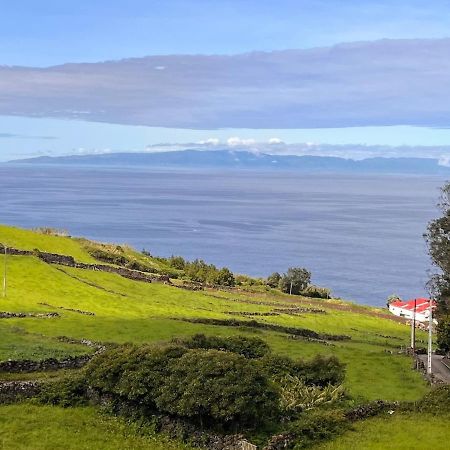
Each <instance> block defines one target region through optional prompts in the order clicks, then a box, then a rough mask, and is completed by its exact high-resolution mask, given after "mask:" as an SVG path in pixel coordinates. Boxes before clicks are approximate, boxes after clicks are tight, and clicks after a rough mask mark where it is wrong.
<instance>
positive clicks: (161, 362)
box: [86, 344, 188, 409]
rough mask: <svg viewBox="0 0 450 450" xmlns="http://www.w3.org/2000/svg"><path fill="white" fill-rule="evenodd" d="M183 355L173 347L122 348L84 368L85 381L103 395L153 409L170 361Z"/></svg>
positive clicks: (181, 349) (93, 360)
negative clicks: (110, 395)
mask: <svg viewBox="0 0 450 450" xmlns="http://www.w3.org/2000/svg"><path fill="white" fill-rule="evenodd" d="M186 351H188V350H187V349H186V348H184V347H180V346H176V345H163V346H159V347H151V346H148V345H147V346H141V347H137V346H134V345H129V344H126V345H122V346H119V347H117V348H116V349H113V350H110V351H107V352H104V353H102V354H100V355H98V356H96V357H95V358H93V359H92V361H91V362H90V363H89V364H88V366H87V368H86V379H87V382H88V383H89V385H90V386H91V387H92V388H94V389H95V390H97V391H99V392H100V393H102V394H112V395H114V396H115V397H116V398H118V399H123V400H126V401H131V402H133V403H139V404H140V405H142V406H143V407H145V408H148V409H154V407H155V404H154V399H155V397H156V396H157V395H158V389H159V387H160V386H161V385H162V383H163V382H164V379H165V378H166V377H167V376H168V375H169V362H170V360H171V359H175V358H179V357H180V356H181V355H182V354H183V353H185V352H186Z"/></svg>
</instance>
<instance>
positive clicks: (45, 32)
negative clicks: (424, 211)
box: [0, 0, 450, 160]
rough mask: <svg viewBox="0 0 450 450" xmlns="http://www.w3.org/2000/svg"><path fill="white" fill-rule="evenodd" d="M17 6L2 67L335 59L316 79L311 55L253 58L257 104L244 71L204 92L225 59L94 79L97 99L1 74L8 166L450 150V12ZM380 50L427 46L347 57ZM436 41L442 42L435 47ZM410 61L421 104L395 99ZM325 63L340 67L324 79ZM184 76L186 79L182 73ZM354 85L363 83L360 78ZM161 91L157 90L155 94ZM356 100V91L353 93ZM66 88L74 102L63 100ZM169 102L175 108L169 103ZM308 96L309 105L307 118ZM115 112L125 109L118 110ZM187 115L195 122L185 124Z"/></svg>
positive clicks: (63, 82)
mask: <svg viewBox="0 0 450 450" xmlns="http://www.w3.org/2000/svg"><path fill="white" fill-rule="evenodd" d="M3 3H4V4H2V5H1V6H0V65H4V66H25V67H35V68H36V67H40V68H45V67H49V66H53V65H59V64H64V63H67V62H72V63H82V62H90V63H97V62H101V61H107V60H121V59H124V58H131V57H133V58H141V57H144V56H147V55H238V54H240V53H244V52H254V51H266V52H267V51H274V50H276V51H278V50H286V49H311V48H315V47H331V49H328V50H325V51H324V52H323V53H322V54H319V56H320V58H321V62H320V64H316V65H314V61H313V63H311V55H310V54H309V53H308V52H306V53H301V52H300V53H295V54H284V53H280V54H277V55H278V56H276V61H275V62H273V61H272V60H267V58H266V60H262V59H261V58H258V57H251V58H247V60H246V61H245V65H244V66H245V73H246V74H250V75H251V77H253V78H252V79H254V80H255V83H254V84H255V86H257V85H258V84H260V86H259V88H260V91H259V92H256V91H255V92H253V93H252V92H250V89H249V81H248V79H242V77H241V73H240V67H242V66H241V64H242V61H241V59H242V58H239V57H237V58H236V57H234V59H233V58H232V59H230V61H231V62H228V61H226V62H220V64H225V65H224V66H220V70H221V72H219V73H224V74H225V76H224V79H223V80H219V82H220V83H218V85H217V86H214V90H210V91H207V92H206V93H205V92H203V88H202V86H206V85H207V86H209V85H210V84H211V83H213V82H216V80H217V78H220V76H219V77H218V75H217V73H218V72H217V71H215V70H217V67H218V66H217V64H218V63H217V61H216V59H214V57H213V56H210V57H207V58H206V59H202V58H196V59H192V60H189V61H188V62H186V61H185V60H183V59H182V58H173V59H169V60H168V61H169V64H168V65H167V64H166V62H165V61H166V60H162V61H163V62H158V61H160V60H157V59H150V60H143V62H142V64H150V63H151V64H153V66H152V67H153V68H154V69H155V70H156V71H158V72H155V74H157V75H158V76H156V75H154V74H152V78H151V79H147V78H142V76H141V74H142V72H140V70H141V69H139V68H138V69H136V68H135V67H134V64H130V63H128V62H124V63H122V62H121V63H117V64H116V65H115V66H114V67H112V68H111V67H110V66H108V65H101V64H97V65H94V67H92V68H89V71H91V73H89V77H90V78H89V80H91V81H89V82H90V83H91V84H89V85H87V84H85V83H87V82H86V78H82V77H80V75H79V74H80V71H81V72H83V77H84V76H85V72H86V70H84V69H74V72H70V71H66V72H64V73H63V74H62V73H61V72H60V71H55V70H47V71H45V72H44V73H43V74H41V73H40V72H36V71H27V70H22V71H21V70H17V71H15V70H14V71H13V70H12V69H11V70H10V69H8V70H7V68H4V70H1V68H0V160H7V159H12V158H15V157H23V156H27V155H35V154H67V153H71V152H73V151H85V152H89V151H105V150H111V149H112V150H115V151H120V150H123V151H128V150H145V149H146V148H147V147H148V146H150V145H154V144H157V143H167V142H170V143H195V142H199V141H204V140H207V139H211V138H213V139H220V141H221V142H223V143H226V142H227V140H228V139H229V138H230V137H240V138H241V139H246V140H252V141H256V142H266V141H267V140H268V139H271V138H277V139H280V140H283V141H285V142H286V143H295V142H317V143H326V144H336V145H342V144H365V145H374V144H384V145H391V146H398V145H403V144H405V145H409V146H417V145H430V146H445V145H450V131H448V130H447V129H446V128H448V125H450V117H447V108H446V105H448V104H450V103H447V98H446V95H443V96H441V95H440V91H439V89H442V91H445V92H444V93H445V94H446V90H448V89H446V86H448V84H447V82H448V79H447V75H450V70H449V69H448V68H447V67H442V64H441V63H440V61H446V60H447V59H450V58H448V57H450V51H449V49H450V46H448V45H447V44H445V45H443V44H442V43H440V41H438V39H442V38H448V37H450V2H449V1H442V0H433V2H424V1H418V0H408V1H404V0H397V1H394V2H393V1H385V0H380V1H377V0H372V1H358V2H355V1H345V0H341V1H338V0H314V1H312V0H309V1H303V0H296V1H293V0H292V1H291V0H280V1H277V2H274V1H267V0H259V1H250V0H240V1H203V0H196V1H186V0H185V1H181V0H176V1H173V0H165V1H149V0H147V1H144V0H128V1H117V0H109V1H104V0H96V1H82V0H78V1H73V0H66V1H64V2H62V1H56V0H40V1H39V2H37V1H31V0H29V1H20V0H18V1H16V2H3ZM380 39H416V40H418V41H417V42H415V41H412V43H410V44H408V45H407V48H406V50H403V48H402V46H401V45H396V46H389V45H388V46H387V47H386V46H383V45H382V46H377V47H376V48H375V47H373V46H370V45H369V46H361V47H357V48H355V49H354V48H351V49H350V50H348V49H344V50H339V51H336V50H335V49H334V48H333V46H334V45H336V44H340V43H343V42H346V43H352V42H358V41H369V42H371V41H377V40H380ZM424 39H427V40H431V41H428V43H426V42H427V41H423V40H424ZM434 40H436V41H434ZM424 42H425V43H424ZM434 49H436V52H435V53H434ZM416 50H417V51H416ZM339 52H340V53H339ZM341 53H345V54H344V55H343V56H341ZM405 54H406V55H411V57H410V59H406V57H405V59H404V60H402V61H401V64H403V67H404V68H405V71H406V70H409V72H416V71H417V70H419V74H418V76H417V77H416V78H413V77H411V78H408V79H407V82H406V85H407V86H406V87H408V89H409V91H408V90H407V89H406V88H405V91H404V92H402V93H401V95H398V96H397V97H395V96H396V95H397V92H395V93H391V92H390V91H389V86H390V82H391V79H392V80H393V83H392V85H393V86H397V85H396V83H400V82H401V77H403V76H406V74H400V76H397V75H398V68H396V69H395V71H390V70H389V66H390V65H392V64H395V61H396V60H398V56H402V57H403V56H404V55H405ZM416 54H417V57H416V61H414V57H415V56H414V55H416ZM430 54H432V56H433V57H432V58H431V59H427V60H426V65H425V64H424V62H423V61H422V60H421V58H422V57H425V56H423V55H430ZM386 55H388V56H386ZM341 57H342V58H343V59H345V61H346V62H345V64H346V69H345V72H343V73H341V74H340V76H341V79H340V80H339V82H340V83H341V84H340V85H339V86H337V87H336V88H335V87H334V86H333V85H334V80H333V79H332V74H333V71H334V70H335V68H336V67H340V62H341V59H340V58H341ZM389 57H391V59H389ZM411 58H413V59H411ZM426 58H428V56H426ZM263 59H264V58H263ZM323 61H326V62H327V65H328V66H329V67H328V69H327V70H328V72H326V70H325V69H324V73H323V74H322V73H321V72H320V67H321V64H323ZM378 61H382V63H383V64H380V66H379V67H381V68H380V73H376V76H374V77H372V78H371V79H370V80H369V82H368V83H367V82H366V81H365V79H366V76H367V74H365V73H364V72H362V71H361V66H368V65H369V64H378ZM328 63H329V64H328ZM183 64H184V66H183ZM191 64H192V65H191ZM268 64H269V65H270V67H272V68H273V67H275V70H273V72H270V70H272V69H270V70H268V69H267V67H268ZM415 64H416V65H415ZM352 65H353V66H352ZM166 66H168V67H166ZM172 66H173V67H177V68H178V71H177V72H176V73H175V72H170V69H171V67H172ZM182 66H183V67H185V68H184V69H183V70H180V69H179V67H182ZM140 67H141V66H140ZM191 67H195V70H196V71H197V72H195V73H196V77H199V78H200V77H202V78H201V80H202V83H203V85H201V86H200V87H199V86H197V85H195V83H193V82H191V84H188V83H186V82H185V79H186V74H187V73H189V71H190V68H191ZM222 67H225V69H223V68H222ZM310 67H312V68H313V69H310ZM374 67H375V66H372V68H371V74H373V73H374ZM377 67H378V66H377ZM424 67H425V69H426V71H425V70H424V69H423V68H424ZM420 70H423V72H422V73H420ZM354 72H358V76H355V77H353V78H352V74H353V73H354ZM394 72H395V73H394ZM437 72H439V73H438V74H437V75H435V74H436V73H437ZM124 73H125V74H129V73H131V74H132V80H133V83H135V85H133V88H132V89H131V90H130V89H129V90H123V89H119V88H118V89H117V91H115V90H114V86H118V87H120V86H123V85H124V84H126V82H125V83H124V80H125V81H126V77H124V75H123V74H124ZM36 74H39V76H42V80H40V82H39V83H40V84H37V85H33V84H30V83H31V81H30V80H35V79H36ZM105 74H106V75H105ZM197 74H198V75H197ZM262 74H264V77H265V78H264V77H263V76H262ZM287 74H288V75H287ZM330 74H331V75H330ZM430 74H431V75H430ZM250 75H249V76H250ZM260 75H261V76H260ZM44 76H45V77H44ZM105 76H106V77H107V78H108V80H109V82H110V83H111V85H112V86H113V88H111V87H110V86H109V87H108V89H109V90H108V91H107V92H105V95H104V97H101V96H100V93H99V91H101V89H99V86H100V87H101V86H102V85H101V82H102V81H101V80H102V79H103V78H101V77H105ZM127 76H128V75H127ZM330 76H331V78H330ZM408 76H409V75H408ZM432 76H435V78H432ZM158 77H159V78H158ZM395 77H397V78H395ZM427 77H431V78H427ZM260 78H261V79H260ZM394 78H395V79H394ZM93 79H95V80H96V82H97V84H95V83H93V82H92V80H93ZM99 79H100V85H99V84H98V80H99ZM80 80H81V81H82V83H81V81H80ZM324 80H325V81H324ZM380 80H382V81H383V84H380V83H381V82H380ZM399 80H400V81H399ZM83 83H84V84H83ZM283 83H285V84H283ZM321 83H322V84H321ZM80 84H83V86H82V87H81V88H80ZM149 84H152V85H151V87H154V90H153V91H151V92H150V91H149V89H148V85H149ZM106 85H107V82H106V81H105V86H106ZM134 86H136V89H135V90H134ZM272 86H273V90H271V87H272ZM284 86H286V89H284ZM342 86H344V87H346V88H348V89H347V90H345V89H344V90H343V89H342ZM355 86H356V88H355ZM59 87H62V88H61V89H66V91H67V92H68V93H69V94H68V95H61V94H58V95H55V94H54V92H55V90H57V89H58V88H59ZM79 89H82V90H81V91H80V90H79ZM83 89H84V90H83ZM333 89H334V90H333ZM358 89H359V91H358ZM395 90H396V91H398V90H399V89H398V88H396V89H395ZM160 91H161V92H163V93H164V95H162V94H161V96H159V95H156V94H155V92H156V93H158V92H160ZM342 91H345V93H346V97H345V98H344V99H342V98H339V93H340V92H342ZM353 91H355V92H353ZM134 92H135V94H134ZM352 92H353V94H352ZM261 93H263V94H261ZM91 94H92V95H91ZM351 94H352V95H353V96H351ZM133 95H137V97H138V100H139V98H142V101H141V102H138V101H137V100H136V98H134V99H133V102H132V103H130V100H129V99H131V98H132V97H133ZM252 95H253V97H252ZM83 96H84V97H83ZM202 96H203V97H202ZM296 96H298V100H299V101H298V102H297V103H296V104H293V102H292V99H296ZM89 97H92V98H91V99H90V101H89ZM440 97H442V99H440ZM111 98H113V99H115V100H116V101H115V102H111V101H109V99H111ZM239 99H244V100H245V102H246V103H245V104H244V100H242V102H241V104H239V101H240V100H239ZM428 100H429V101H428ZM127 102H128V103H127ZM191 105H192V111H191V110H190V106H191ZM232 106H233V108H232ZM409 107H410V109H411V111H409V110H408V109H409ZM152 108H153V109H152ZM170 108H172V109H170ZM175 108H176V109H177V110H180V111H181V112H180V113H179V114H178V113H175V112H174V111H175ZM271 111H273V112H272V115H271V113H270V112H271ZM308 111H310V113H308ZM331 112H332V114H331ZM177 114H178V115H177ZM290 118H292V120H290ZM99 122H101V123H99Z"/></svg>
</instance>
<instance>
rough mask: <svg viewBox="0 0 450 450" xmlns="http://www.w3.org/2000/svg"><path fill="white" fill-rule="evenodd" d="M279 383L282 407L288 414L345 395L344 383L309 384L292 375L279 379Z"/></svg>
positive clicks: (328, 402) (330, 401)
mask: <svg viewBox="0 0 450 450" xmlns="http://www.w3.org/2000/svg"><path fill="white" fill-rule="evenodd" d="M278 384H279V386H280V389H281V392H280V407H281V409H282V410H283V412H285V413H287V414H288V416H290V415H292V414H297V413H299V412H302V411H307V410H310V409H313V408H317V407H318V406H322V405H325V404H330V403H333V402H337V401H338V400H340V399H341V398H342V397H343V396H344V395H345V392H344V388H343V386H342V385H338V386H334V385H332V384H329V385H327V386H325V387H320V386H314V385H313V386H307V385H306V384H305V383H304V382H303V380H301V379H300V378H298V377H293V376H291V375H287V376H285V377H283V378H281V379H279V380H278Z"/></svg>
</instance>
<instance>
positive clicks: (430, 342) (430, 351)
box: [427, 299, 433, 375]
mask: <svg viewBox="0 0 450 450" xmlns="http://www.w3.org/2000/svg"><path fill="white" fill-rule="evenodd" d="M428 319H429V322H428V359H427V374H428V375H431V358H432V355H433V300H432V299H430V313H429V315H428Z"/></svg>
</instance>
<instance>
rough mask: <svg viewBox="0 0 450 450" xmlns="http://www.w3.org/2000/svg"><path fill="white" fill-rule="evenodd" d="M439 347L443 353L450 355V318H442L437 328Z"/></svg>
mask: <svg viewBox="0 0 450 450" xmlns="http://www.w3.org/2000/svg"><path fill="white" fill-rule="evenodd" d="M437 345H438V348H439V350H441V352H443V353H450V317H446V318H444V317H442V318H441V319H440V320H439V323H438V326H437Z"/></svg>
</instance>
